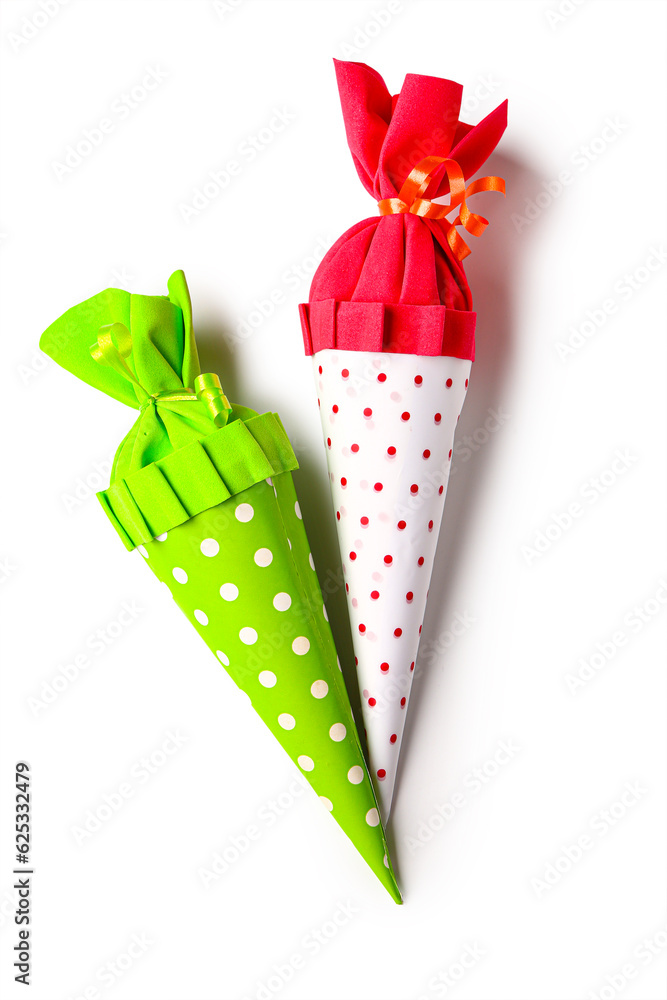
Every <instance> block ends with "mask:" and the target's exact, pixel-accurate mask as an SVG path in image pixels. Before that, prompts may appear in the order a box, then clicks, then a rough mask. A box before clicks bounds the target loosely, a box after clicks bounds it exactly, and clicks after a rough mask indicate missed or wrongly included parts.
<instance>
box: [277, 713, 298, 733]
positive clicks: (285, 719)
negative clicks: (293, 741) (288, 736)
mask: <svg viewBox="0 0 667 1000" xmlns="http://www.w3.org/2000/svg"><path fill="white" fill-rule="evenodd" d="M278 725H279V726H282V728H283V729H294V727H295V726H296V720H295V718H294V716H293V715H290V714H289V712H283V714H282V715H279V716H278Z"/></svg>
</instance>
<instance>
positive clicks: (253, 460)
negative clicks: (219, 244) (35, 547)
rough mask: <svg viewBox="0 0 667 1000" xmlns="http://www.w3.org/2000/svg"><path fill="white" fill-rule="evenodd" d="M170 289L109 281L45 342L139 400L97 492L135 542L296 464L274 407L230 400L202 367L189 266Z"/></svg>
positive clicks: (111, 391) (74, 366)
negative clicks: (136, 289) (144, 289)
mask: <svg viewBox="0 0 667 1000" xmlns="http://www.w3.org/2000/svg"><path fill="white" fill-rule="evenodd" d="M167 289H168V292H169V294H168V296H164V295H132V294H130V293H129V292H126V291H123V290H122V289H120V288H108V289H106V290H105V291H103V292H100V293H99V294H98V295H94V296H93V297H92V298H90V299H86V301H85V302H82V303H80V304H79V305H77V306H74V307H73V308H72V309H68V310H67V312H66V313H64V314H63V315H62V316H61V317H60V319H58V320H56V322H55V323H53V324H52V325H51V326H50V327H49V328H48V330H46V331H45V332H44V333H43V334H42V337H41V340H40V347H41V349H42V350H43V351H44V352H45V353H46V354H48V355H49V356H50V357H51V358H53V360H54V361H56V362H57V363H58V364H59V365H62V367H63V368H66V369H67V370H68V371H70V372H72V374H73V375H76V376H77V377H78V378H80V379H82V380H83V381H84V382H88V384H89V385H92V386H94V387H95V388H97V389H101V390H102V391H103V392H106V393H107V394H108V395H109V396H113V397H114V399H118V400H120V402H121V403H125V404H127V406H132V407H134V408H135V409H138V410H139V417H138V419H137V421H136V423H135V424H134V426H133V427H132V428H131V430H130V432H129V434H128V435H127V436H126V437H125V439H124V440H123V441H122V442H121V445H120V447H119V448H118V451H117V452H116V457H115V460H114V464H113V468H112V470H111V485H110V487H109V489H108V490H104V491H103V492H102V493H98V497H99V499H100V502H101V503H102V506H103V507H104V509H105V511H106V513H107V515H108V516H109V518H110V520H111V522H112V523H113V525H114V527H115V528H116V530H117V531H118V533H119V535H120V537H121V539H122V540H123V543H124V544H125V546H126V547H127V548H128V549H133V548H135V547H136V546H137V545H140V544H143V543H145V542H147V541H149V540H150V539H151V538H155V537H156V536H157V535H159V534H163V533H164V532H165V531H168V530H170V529H171V528H174V527H176V525H178V524H182V523H183V522H185V521H187V520H189V518H191V517H194V516H195V515H196V514H199V513H202V512H203V511H205V510H208V509H209V508H210V507H214V506H216V505H217V504H219V503H222V502H223V501H224V500H227V499H228V498H229V497H230V496H233V495H235V494H237V493H240V492H241V491H242V490H245V489H248V488H249V487H250V486H252V485H253V484H254V483H257V482H259V481H260V480H262V479H266V478H268V477H269V476H272V475H278V474H279V473H281V472H287V471H292V470H294V469H296V468H298V463H297V461H296V458H295V455H294V452H293V450H292V447H291V445H290V443H289V440H288V438H287V435H286V434H285V431H284V429H283V426H282V424H281V423H280V419H279V418H278V417H277V415H276V414H273V413H265V414H262V415H261V416H260V415H258V414H257V413H256V412H255V411H254V410H251V409H248V408H247V407H243V406H238V405H235V406H233V407H232V406H231V405H230V403H229V402H228V401H227V399H226V397H225V395H224V393H223V392H222V389H221V387H220V382H219V380H218V378H217V376H216V375H202V374H201V373H200V367H199V357H198V355H197V345H196V343H195V338H194V333H193V328H192V307H191V303H190V294H189V292H188V287H187V284H186V281H185V275H184V274H183V272H182V271H175V272H174V274H172V276H171V277H170V279H169V281H168V283H167Z"/></svg>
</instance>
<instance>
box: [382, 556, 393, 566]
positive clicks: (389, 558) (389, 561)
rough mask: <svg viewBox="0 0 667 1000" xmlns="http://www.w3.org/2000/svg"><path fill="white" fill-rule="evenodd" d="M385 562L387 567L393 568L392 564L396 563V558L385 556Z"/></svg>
mask: <svg viewBox="0 0 667 1000" xmlns="http://www.w3.org/2000/svg"><path fill="white" fill-rule="evenodd" d="M384 561H385V564H386V565H387V566H391V564H392V563H393V561H394V557H393V556H385V557H384Z"/></svg>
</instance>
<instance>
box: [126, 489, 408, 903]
mask: <svg viewBox="0 0 667 1000" xmlns="http://www.w3.org/2000/svg"><path fill="white" fill-rule="evenodd" d="M141 551H142V555H144V556H145V557H146V559H147V562H148V565H149V566H150V567H151V569H152V570H153V572H154V573H155V574H156V575H157V577H158V578H159V579H160V580H161V581H162V582H163V583H165V584H166V585H167V587H168V588H169V590H170V591H171V593H172V595H173V597H174V600H175V601H176V603H177V604H178V606H179V607H180V609H181V610H182V611H183V613H184V614H185V615H186V616H187V618H188V619H189V621H190V622H191V623H192V625H193V626H194V628H196V629H197V631H198V632H199V634H200V636H201V637H202V639H203V640H204V642H205V643H206V644H207V646H208V647H209V649H211V651H212V652H213V653H214V654H215V655H216V656H217V658H218V660H219V661H220V662H221V663H222V664H223V665H224V667H225V668H226V670H227V672H228V673H229V674H230V676H231V677H232V679H233V680H234V681H235V683H236V684H237V685H238V687H239V688H241V690H242V691H244V692H245V693H246V694H247V695H248V697H249V698H250V701H251V703H252V705H253V707H254V709H255V711H256V712H257V713H258V715H260V716H261V718H262V719H263V720H264V722H265V723H266V725H267V726H268V727H269V729H270V730H271V732H272V733H273V735H274V736H275V738H276V739H277V740H278V742H279V743H280V745H281V746H282V747H283V748H284V749H285V750H286V752H287V753H288V754H289V756H290V758H291V759H292V760H293V762H294V764H295V765H296V766H297V767H298V768H299V769H300V770H301V771H302V772H303V774H304V775H305V776H306V778H307V779H308V781H309V782H310V784H311V785H312V787H313V788H314V790H315V792H316V793H317V795H318V796H319V797H320V802H321V803H322V804H323V805H324V807H325V808H326V809H328V810H329V811H330V812H331V815H332V816H333V818H334V819H335V820H336V821H337V822H338V823H339V824H340V826H341V827H342V829H343V830H344V831H345V833H346V834H347V835H348V837H349V838H350V840H351V841H352V843H353V844H354V845H355V847H356V848H357V850H358V851H359V853H360V854H361V855H362V857H363V858H364V859H365V860H366V861H367V863H368V864H369V866H370V867H371V868H372V870H373V871H374V872H375V874H376V875H377V877H378V878H379V879H380V881H381V882H382V884H383V885H384V886H385V888H386V889H387V890H388V892H389V893H390V894H391V896H392V898H393V899H394V900H396V902H401V896H400V892H399V890H398V886H397V884H396V880H395V878H394V875H393V872H392V869H391V866H390V862H389V861H388V858H389V854H388V850H387V844H386V841H385V836H384V833H383V829H382V826H381V824H380V820H379V815H378V807H377V801H376V798H375V794H374V791H373V787H372V784H371V781H370V778H369V774H368V770H367V768H366V763H365V760H364V757H363V754H362V751H361V747H360V744H359V739H358V736H357V730H356V727H355V723H354V719H353V716H352V712H351V709H350V702H349V699H348V695H347V691H346V689H345V684H344V681H343V676H342V673H341V671H340V668H339V666H338V661H337V656H336V649H335V646H334V643H333V638H332V635H331V630H330V628H329V624H328V622H327V618H326V610H325V608H324V604H323V600H322V594H321V591H320V587H319V584H318V582H317V574H316V573H315V569H314V564H313V559H312V555H311V554H310V551H309V546H308V540H307V537H306V532H305V530H304V527H303V522H302V520H301V514H300V510H299V505H298V502H297V499H296V494H295V491H294V485H293V481H292V476H291V474H290V473H283V474H282V475H280V476H277V477H276V478H275V479H273V480H271V479H269V480H267V481H262V482H261V483H257V484H255V485H254V486H252V487H251V488H250V489H248V490H245V491H244V492H243V493H240V494H238V496H235V497H232V498H231V499H230V500H228V501H226V502H225V503H223V504H220V505H219V506H217V507H214V508H212V509H210V510H207V511H204V512H203V513H201V514H198V515H197V516H196V517H193V518H192V519H191V520H190V521H188V522H187V523H186V524H182V525H179V526H177V527H176V528H173V529H172V530H171V531H168V532H166V533H165V534H164V535H161V536H160V537H159V538H156V539H153V540H152V541H150V542H148V543H146V544H145V545H143V546H142V547H141Z"/></svg>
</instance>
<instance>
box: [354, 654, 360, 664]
mask: <svg viewBox="0 0 667 1000" xmlns="http://www.w3.org/2000/svg"><path fill="white" fill-rule="evenodd" d="M354 665H355V667H358V666H359V660H358V659H357V658H356V656H355V658H354Z"/></svg>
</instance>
